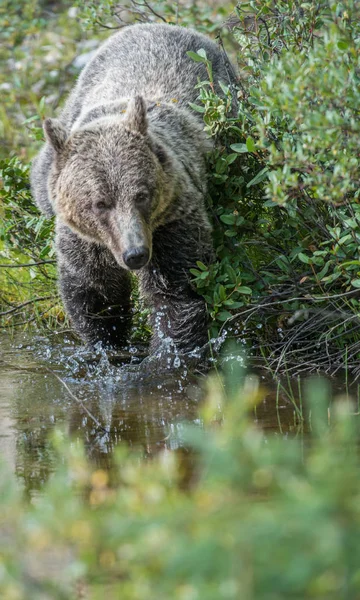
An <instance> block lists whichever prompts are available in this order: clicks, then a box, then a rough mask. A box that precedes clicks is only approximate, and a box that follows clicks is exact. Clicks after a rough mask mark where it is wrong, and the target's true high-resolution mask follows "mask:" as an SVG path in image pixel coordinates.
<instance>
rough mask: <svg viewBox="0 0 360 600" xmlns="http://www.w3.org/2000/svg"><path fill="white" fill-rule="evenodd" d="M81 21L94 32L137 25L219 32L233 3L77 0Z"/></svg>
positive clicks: (157, 0)
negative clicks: (102, 28)
mask: <svg viewBox="0 0 360 600" xmlns="http://www.w3.org/2000/svg"><path fill="white" fill-rule="evenodd" d="M74 4H75V6H77V7H78V8H79V11H80V12H79V17H80V18H81V19H82V21H83V22H84V24H85V25H86V26H87V27H88V28H90V29H95V30H96V29H97V28H99V27H105V28H108V27H111V28H113V29H116V28H120V27H123V26H124V25H127V24H129V23H132V22H134V21H136V22H140V23H147V22H165V23H171V24H174V25H182V26H184V27H196V28H197V29H198V30H199V31H203V32H206V33H211V32H213V31H216V30H217V29H218V28H219V26H221V25H222V23H223V22H224V21H225V19H226V17H227V16H228V14H229V12H230V10H231V9H230V4H229V3H225V4H222V3H220V4H219V3H214V4H212V3H207V2H199V1H198V0H177V1H176V2H171V1H170V2H169V1H168V0H154V1H153V2H148V1H147V0H139V1H137V0H124V1H121V2H119V1H118V0H91V1H90V2H86V3H84V2H82V0H75V2H74Z"/></svg>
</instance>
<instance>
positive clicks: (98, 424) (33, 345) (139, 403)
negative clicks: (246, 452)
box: [0, 334, 299, 496]
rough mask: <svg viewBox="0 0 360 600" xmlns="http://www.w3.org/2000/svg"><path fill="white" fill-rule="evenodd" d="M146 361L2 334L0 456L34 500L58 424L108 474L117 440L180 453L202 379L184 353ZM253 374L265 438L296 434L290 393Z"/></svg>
mask: <svg viewBox="0 0 360 600" xmlns="http://www.w3.org/2000/svg"><path fill="white" fill-rule="evenodd" d="M145 356H146V349H141V348H140V349H139V348H130V349H129V350H128V351H127V352H124V353H123V354H121V355H116V354H106V353H105V352H104V351H103V350H102V349H101V347H98V348H97V349H96V350H95V351H92V352H90V351H88V350H85V349H84V348H81V347H80V346H78V345H76V344H75V343H74V341H73V340H72V339H71V338H67V337H64V336H63V335H58V336H57V335H56V334H53V335H51V336H49V337H48V338H44V337H33V336H30V335H27V334H18V335H16V337H14V338H11V337H10V336H8V335H5V334H4V335H2V336H0V453H1V455H2V456H3V457H4V459H5V460H6V461H7V463H8V464H9V466H10V468H11V470H12V471H13V472H15V473H16V475H17V477H18V479H19V480H20V481H21V482H22V484H23V487H24V489H25V491H26V492H27V493H28V494H29V496H31V495H33V494H34V493H36V491H37V490H39V489H41V487H42V485H43V483H44V482H45V481H46V480H47V478H48V477H49V474H50V473H51V472H52V471H53V470H54V468H55V466H56V457H55V456H54V452H53V449H52V443H51V434H52V432H53V431H54V429H55V428H60V429H62V430H63V431H64V432H65V435H67V436H69V439H75V440H77V439H81V440H82V441H83V443H84V445H85V448H86V453H87V455H88V457H89V459H90V461H91V462H92V463H93V465H94V466H96V467H97V468H101V469H105V470H111V468H112V464H113V451H114V448H115V447H116V446H117V445H118V444H119V443H121V442H124V443H127V444H129V445H130V446H132V447H136V448H141V449H142V450H143V456H144V459H147V458H149V457H151V456H152V455H154V454H155V453H157V452H159V450H162V449H164V448H166V449H167V450H170V451H175V452H178V451H183V447H184V444H183V439H182V432H183V427H184V425H183V423H184V421H190V422H192V423H194V424H195V425H196V426H198V427H202V421H201V418H200V407H201V401H202V399H203V396H204V380H205V378H204V376H203V375H202V374H201V370H199V365H197V369H195V370H194V369H192V365H190V368H189V365H188V364H187V365H184V362H183V361H182V360H181V359H180V357H179V356H175V357H174V356H172V357H166V358H165V359H164V360H163V361H159V360H153V359H149V358H144V357H145ZM252 377H257V379H258V380H259V382H260V385H261V388H262V389H263V391H262V394H263V400H262V402H260V404H258V405H257V407H256V409H254V412H253V418H254V421H256V422H258V424H259V426H261V427H262V428H263V429H264V430H265V432H269V431H272V432H276V433H277V434H278V435H283V436H286V435H287V434H288V433H289V432H290V433H296V432H297V429H298V426H299V421H298V419H297V415H296V410H295V408H294V399H293V398H292V397H291V394H289V393H288V392H286V393H285V392H284V391H283V390H282V389H281V388H279V389H278V388H277V387H276V384H275V383H274V382H273V381H272V380H271V378H269V377H266V376H265V375H264V374H263V373H262V372H259V373H258V374H257V375H252ZM284 389H285V388H284Z"/></svg>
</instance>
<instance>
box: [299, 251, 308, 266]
mask: <svg viewBox="0 0 360 600" xmlns="http://www.w3.org/2000/svg"><path fill="white" fill-rule="evenodd" d="M297 257H298V259H299V260H301V262H302V263H305V264H306V265H309V264H310V262H311V260H310V258H309V256H307V255H306V254H304V253H303V252H299V254H298V255H297Z"/></svg>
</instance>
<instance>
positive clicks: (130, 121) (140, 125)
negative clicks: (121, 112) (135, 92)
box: [125, 96, 148, 135]
mask: <svg viewBox="0 0 360 600" xmlns="http://www.w3.org/2000/svg"><path fill="white" fill-rule="evenodd" d="M125 120H126V124H127V126H128V127H129V129H131V130H132V131H137V132H138V133H141V134H142V135H145V134H146V132H147V124H148V123H147V116H146V104H145V100H144V98H142V97H141V96H135V98H131V100H130V102H129V104H128V107H127V110H126V114H125Z"/></svg>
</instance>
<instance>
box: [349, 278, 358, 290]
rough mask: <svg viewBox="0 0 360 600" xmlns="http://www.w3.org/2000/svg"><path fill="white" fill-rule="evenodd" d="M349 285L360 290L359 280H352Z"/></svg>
mask: <svg viewBox="0 0 360 600" xmlns="http://www.w3.org/2000/svg"><path fill="white" fill-rule="evenodd" d="M351 285H352V286H353V287H355V288H360V279H353V280H352V281H351Z"/></svg>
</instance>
